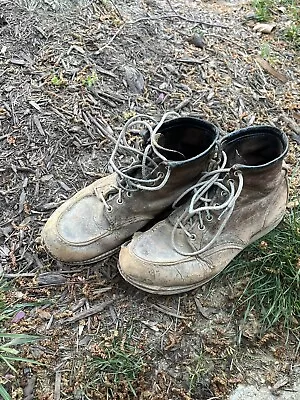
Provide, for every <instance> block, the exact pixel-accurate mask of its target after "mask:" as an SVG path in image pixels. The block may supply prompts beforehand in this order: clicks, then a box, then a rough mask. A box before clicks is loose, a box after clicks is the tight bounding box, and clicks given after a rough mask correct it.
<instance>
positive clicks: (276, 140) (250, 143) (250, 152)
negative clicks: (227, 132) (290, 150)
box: [223, 127, 286, 167]
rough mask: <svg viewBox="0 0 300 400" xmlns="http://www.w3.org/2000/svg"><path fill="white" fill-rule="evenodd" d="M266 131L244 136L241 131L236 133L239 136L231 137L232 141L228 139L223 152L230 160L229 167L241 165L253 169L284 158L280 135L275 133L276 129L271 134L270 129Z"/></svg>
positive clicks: (282, 142)
mask: <svg viewBox="0 0 300 400" xmlns="http://www.w3.org/2000/svg"><path fill="white" fill-rule="evenodd" d="M253 129H255V128H253ZM249 130H251V128H249ZM267 130H268V129H267V128H265V129H264V132H259V130H256V131H253V133H250V132H249V133H248V134H245V133H246V132H245V131H246V130H241V131H240V132H238V133H240V134H238V133H237V135H236V136H235V134H233V135H232V140H230V137H228V140H225V141H224V145H223V150H224V151H225V152H226V154H227V156H228V160H230V165H234V164H242V165H247V166H251V167H255V166H259V165H265V164H268V163H271V162H272V161H274V160H277V159H278V158H279V157H281V156H284V154H285V150H286V143H285V142H284V141H283V138H282V135H279V134H278V133H277V129H276V132H275V130H274V132H273V128H271V127H270V128H269V130H270V131H269V132H268V131H267ZM243 131H244V134H243ZM278 132H280V131H278Z"/></svg>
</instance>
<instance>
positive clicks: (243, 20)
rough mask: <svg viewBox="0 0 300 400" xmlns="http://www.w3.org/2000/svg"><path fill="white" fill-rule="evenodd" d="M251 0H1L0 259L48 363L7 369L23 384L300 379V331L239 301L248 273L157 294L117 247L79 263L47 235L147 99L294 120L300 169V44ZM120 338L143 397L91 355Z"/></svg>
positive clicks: (162, 107)
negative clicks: (63, 257)
mask: <svg viewBox="0 0 300 400" xmlns="http://www.w3.org/2000/svg"><path fill="white" fill-rule="evenodd" d="M250 3H251V2H250V1H233V0H232V1H229V0H228V1H200V0H199V1H193V2H191V1H188V0H186V1H185V0H178V1H172V2H169V1H164V0H161V1H160V0H134V1H130V0H115V1H110V0H106V1H104V0H98V1H96V0H94V1H92V0H91V1H89V0H82V1H80V0H76V1H74V0H72V1H71V0H40V1H38V0H14V1H8V0H0V4H1V9H0V148H1V153H0V272H1V273H3V274H4V276H5V277H6V279H9V280H10V282H11V283H10V290H9V292H6V294H5V296H6V301H7V302H8V303H11V304H14V305H18V306H19V308H20V310H23V311H24V316H23V317H22V318H20V319H18V318H16V319H15V320H8V321H7V322H6V330H7V331H10V332H15V333H21V332H22V333H29V334H37V335H41V337H42V340H40V341H38V342H37V343H35V344H33V345H28V346H23V348H22V355H23V356H26V357H28V358H33V359H35V360H38V361H40V362H42V363H43V365H29V364H28V365H23V364H21V366H20V368H19V369H18V374H13V375H12V376H11V377H10V378H9V382H8V383H7V384H6V387H7V390H8V391H10V393H12V397H13V398H14V399H21V398H24V399H25V398H28V399H29V398H36V399H41V400H46V399H55V400H58V399H102V398H103V399H106V398H116V399H123V398H124V399H127V398H139V399H201V400H208V399H226V398H228V395H229V393H230V392H231V391H232V390H233V389H234V388H235V387H236V386H237V384H238V383H250V384H255V385H258V386H259V385H268V386H269V387H271V388H272V389H273V390H274V393H278V392H280V390H282V389H286V388H291V387H292V386H293V383H294V381H295V378H296V376H297V374H299V359H298V358H297V354H298V345H299V343H298V340H297V338H296V337H295V336H293V335H290V336H289V337H287V333H286V332H285V331H284V330H283V329H281V328H280V327H279V328H278V329H276V330H274V331H273V330H272V331H269V332H265V333H264V334H261V331H260V326H259V322H258V319H257V316H256V315H255V313H252V314H250V316H249V317H248V318H247V320H246V321H243V317H244V310H243V309H239V310H235V312H233V311H232V310H233V307H234V304H235V299H236V298H237V296H238V292H239V285H240V282H235V281H233V280H231V279H230V277H228V276H226V277H219V278H217V279H215V280H214V281H213V282H212V283H210V284H207V285H205V286H203V287H201V288H199V289H197V290H194V291H192V292H189V293H185V294H182V295H176V296H170V297H166V296H155V295H149V294H146V293H143V292H141V291H139V290H137V289H135V288H134V287H131V286H130V285H129V284H127V283H126V282H124V281H123V280H122V278H121V277H120V276H119V274H118V272H117V268H116V260H117V257H116V256H115V257H111V258H110V259H108V260H105V261H104V262H102V263H101V264H96V265H94V266H89V267H86V268H78V269H76V270H74V269H71V268H70V267H68V266H67V265H63V264H62V263H59V262H57V261H55V260H53V259H51V258H50V257H49V256H47V254H45V252H44V251H43V249H42V247H41V246H40V241H39V234H40V231H41V228H42V226H43V225H44V223H45V221H46V220H47V218H48V217H49V216H50V215H51V212H52V211H53V210H54V209H55V208H56V207H58V206H59V205H60V204H62V202H64V201H65V200H66V199H67V198H69V197H70V196H71V195H72V194H74V193H75V192H76V191H78V190H79V189H80V188H82V187H84V186H86V185H88V184H89V183H91V182H93V181H94V180H95V179H96V178H98V177H101V176H104V175H105V174H107V173H109V172H110V168H109V165H108V160H109V156H110V153H111V151H112V148H113V142H112V141H111V140H110V137H111V136H112V137H114V138H117V137H118V133H119V132H120V130H121V128H122V126H123V124H124V122H125V121H126V120H127V119H128V118H129V117H130V116H132V115H134V114H137V113H142V114H149V115H154V116H158V115H162V114H163V113H165V112H166V111H169V110H176V111H177V112H179V113H181V114H182V115H188V114H189V115H190V114H192V115H197V116H200V117H202V118H205V119H207V120H209V121H211V122H213V123H215V124H216V125H217V126H218V127H219V128H220V130H221V132H222V133H225V132H230V131H232V130H235V129H239V128H241V127H245V126H248V125H253V124H271V125H275V126H277V127H279V128H281V129H283V130H284V131H285V132H286V133H287V134H288V135H289V138H290V152H289V155H288V157H287V159H286V162H287V166H288V169H289V173H290V175H291V176H292V175H293V176H294V171H295V168H296V166H297V163H298V152H299V143H300V128H299V121H300V110H299V82H300V71H299V54H298V53H297V49H296V48H295V47H293V45H292V44H291V43H290V42H288V41H287V40H286V39H285V38H284V36H283V32H284V29H285V27H286V26H287V25H288V23H289V21H288V17H287V16H286V15H285V14H284V12H282V13H279V14H278V15H276V16H274V19H275V22H276V28H275V30H272V32H271V33H268V34H264V33H260V32H258V31H256V29H253V28H254V27H255V25H256V24H257V21H256V20H255V18H254V15H253V9H252V8H251V4H250ZM266 46H267V48H269V49H270V55H267V56H266V54H262V53H263V50H262V49H265V48H266ZM274 71H275V72H274ZM296 182H298V183H296V184H294V185H292V190H294V191H295V190H297V189H298V188H299V186H297V185H299V180H298V181H297V180H296ZM293 193H294V192H293ZM99 304H100V305H101V304H103V309H102V311H98V312H97V313H92V315H90V316H88V317H86V318H84V315H83V316H81V317H80V316H79V318H78V320H77V321H75V322H74V321H73V320H72V319H70V318H71V317H72V316H74V315H77V314H76V313H78V312H85V311H87V310H91V309H92V310H93V307H95V306H98V305H99ZM14 321H15V322H14ZM116 332H117V333H116ZM116 337H119V338H121V339H122V340H123V343H125V342H128V343H130V344H131V345H132V346H134V347H136V348H137V349H139V350H138V351H139V352H141V353H142V354H144V357H143V363H144V365H143V367H142V369H141V372H140V374H139V375H138V377H137V379H134V391H135V393H136V396H135V395H134V394H133V391H132V390H131V388H130V387H129V386H128V385H126V382H125V383H124V382H123V383H122V382H121V383H120V384H118V382H112V381H107V382H106V383H103V382H100V381H98V382H97V376H96V374H95V372H94V370H92V369H91V368H92V367H91V360H92V356H97V355H98V356H101V355H103V349H105V348H106V347H105V346H106V344H107V343H108V345H107V346H108V347H109V346H113V345H114V343H115V342H114V340H115V338H116ZM105 343H106V344H105ZM137 354H139V353H137ZM121 380H122V379H121ZM278 382H279V383H278ZM280 382H284V384H283V385H281V384H280ZM109 388H111V389H109ZM26 391H27V393H28V392H29V396H31V397H28V395H27V397H26V396H25V394H24V393H25V392H26ZM108 392H109V393H113V394H110V395H109V396H110V397H108V396H107V393H108ZM33 393H34V394H33Z"/></svg>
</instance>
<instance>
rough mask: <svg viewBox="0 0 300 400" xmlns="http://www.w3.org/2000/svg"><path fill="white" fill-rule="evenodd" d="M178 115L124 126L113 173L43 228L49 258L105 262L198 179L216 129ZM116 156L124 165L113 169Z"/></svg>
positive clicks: (135, 120) (77, 196) (132, 121)
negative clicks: (119, 155)
mask: <svg viewBox="0 0 300 400" xmlns="http://www.w3.org/2000/svg"><path fill="white" fill-rule="evenodd" d="M174 117H176V118H174ZM178 117H179V116H178V114H175V113H167V114H165V115H164V116H163V118H162V119H161V120H160V122H159V123H157V121H155V120H154V119H153V118H151V117H147V119H145V120H144V121H143V120H142V121H141V120H140V119H139V118H138V117H133V118H131V119H130V120H129V121H128V122H127V123H126V124H125V126H124V128H123V130H122V132H121V134H120V136H119V138H118V140H117V141H116V146H115V149H114V151H113V153H112V156H111V159H110V164H111V167H112V168H113V170H114V173H112V174H111V175H109V176H107V177H105V178H101V179H99V180H97V181H96V182H94V183H93V184H91V185H89V186H88V187H86V188H84V189H82V190H81V191H80V192H78V193H77V194H75V195H74V196H73V197H72V198H71V199H69V200H67V201H66V202H65V203H64V204H63V205H62V206H60V207H59V208H58V209H57V210H56V211H55V212H54V213H53V214H52V216H51V217H50V218H49V220H48V221H47V223H46V225H45V226H44V228H43V230H42V233H41V238H42V242H43V244H44V246H45V248H46V250H47V251H48V252H49V253H50V254H51V255H52V256H53V257H55V258H57V259H59V260H61V261H63V262H67V263H75V264H76V263H90V262H94V261H98V260H101V259H103V258H105V257H106V256H108V255H110V254H112V253H113V252H114V251H115V250H116V249H118V247H119V246H120V245H121V244H122V243H124V242H125V241H126V240H128V238H129V237H131V235H132V234H133V233H134V232H136V231H137V230H139V229H141V228H142V227H143V226H144V225H146V224H147V223H148V222H149V221H151V220H152V219H153V218H154V217H156V216H157V215H158V214H160V213H161V212H162V211H163V210H165V209H167V208H168V207H170V205H171V204H172V203H173V202H174V200H175V199H176V198H177V197H178V196H179V195H180V194H181V193H183V192H184V191H185V190H186V189H187V188H189V187H190V186H191V185H194V184H195V183H196V182H197V181H198V180H199V177H200V176H201V174H202V173H203V172H204V171H207V168H208V165H209V163H210V161H211V158H212V155H213V154H215V149H216V142H217V140H218V132H217V128H216V127H215V126H214V125H212V124H210V123H208V122H206V121H203V120H200V119H197V118H190V117H179V118H178ZM170 118H173V119H170ZM149 119H150V123H149ZM151 122H152V124H151ZM154 123H155V125H153V124H154ZM137 128H138V129H139V131H138V134H137V135H136V137H134V133H132V132H133V131H134V129H135V132H136V131H137ZM132 143H133V145H132V146H130V144H132ZM117 152H121V153H122V157H123V158H122V159H121V160H124V163H125V161H126V160H127V161H128V160H130V161H129V162H128V163H127V164H128V165H127V166H123V165H122V166H121V167H118V162H119V161H120V159H119V158H117V157H116V155H117Z"/></svg>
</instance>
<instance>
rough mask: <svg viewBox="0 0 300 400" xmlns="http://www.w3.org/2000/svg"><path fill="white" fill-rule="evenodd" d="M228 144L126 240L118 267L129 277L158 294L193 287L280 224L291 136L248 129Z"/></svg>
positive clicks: (224, 141)
mask: <svg viewBox="0 0 300 400" xmlns="http://www.w3.org/2000/svg"><path fill="white" fill-rule="evenodd" d="M221 149H222V159H223V161H222V162H221V164H220V167H219V168H218V169H216V170H215V171H212V172H208V173H207V174H205V175H204V176H203V177H202V178H201V179H200V180H199V182H198V183H197V184H195V185H194V186H191V188H190V189H188V190H187V191H186V192H185V193H183V194H182V195H181V196H180V198H179V199H178V201H177V202H176V203H178V202H180V201H181V202H182V201H183V200H184V199H186V202H185V203H183V205H181V206H179V207H177V208H176V209H175V211H174V212H173V213H171V214H170V215H169V217H168V218H167V219H165V220H163V221H161V222H159V223H157V224H155V225H154V226H153V227H152V228H151V229H149V230H148V231H146V232H144V233H136V234H135V235H134V236H133V238H132V240H131V241H130V242H129V243H127V244H124V245H123V246H122V248H121V251H120V256H119V270H120V273H121V275H122V276H123V277H124V278H125V279H126V280H127V281H128V282H130V283H131V284H133V285H134V286H136V287H138V288H140V289H143V290H145V291H147V292H150V293H157V294H174V293H181V292H185V291H188V290H191V289H194V288H196V287H198V286H201V285H203V284H204V283H206V282H208V281H209V280H210V279H212V278H213V277H214V276H216V275H217V274H219V273H220V272H221V271H222V270H223V269H224V268H225V267H226V266H227V265H228V264H229V263H230V261H231V260H232V259H233V258H234V257H235V256H236V255H237V254H238V253H240V252H241V251H242V250H243V249H244V248H245V247H246V246H247V245H249V244H250V243H252V242H254V241H255V240H257V239H259V238H261V237H262V236H264V235H265V234H267V233H268V232H269V231H271V230H272V229H273V228H275V227H276V225H277V224H279V222H280V221H281V219H282V218H283V216H284V213H285V210H286V203H287V197H288V186H287V179H286V171H285V169H284V168H283V158H284V156H285V155H286V153H287V150H288V140H287V137H286V135H285V134H283V133H282V132H281V131H280V130H278V129H276V128H273V127H269V126H257V127H251V128H246V129H242V130H239V131H236V132H234V133H232V134H230V135H227V136H226V137H224V138H223V139H222V140H221ZM187 196H188V197H187ZM176 203H175V205H176Z"/></svg>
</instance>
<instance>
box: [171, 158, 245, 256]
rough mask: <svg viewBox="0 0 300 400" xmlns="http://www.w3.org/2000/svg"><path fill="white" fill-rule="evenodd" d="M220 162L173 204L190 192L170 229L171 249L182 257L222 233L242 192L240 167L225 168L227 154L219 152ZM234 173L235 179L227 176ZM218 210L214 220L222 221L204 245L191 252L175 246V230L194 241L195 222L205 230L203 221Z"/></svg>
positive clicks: (199, 227) (209, 244)
mask: <svg viewBox="0 0 300 400" xmlns="http://www.w3.org/2000/svg"><path fill="white" fill-rule="evenodd" d="M222 159H223V162H222V163H221V165H220V168H218V169H216V170H215V171H211V172H207V173H206V174H205V175H204V176H203V177H202V178H201V179H200V180H199V181H198V182H197V183H196V184H195V185H193V186H192V187H190V188H189V189H187V190H186V191H185V192H184V193H183V194H182V195H181V196H180V197H179V198H178V199H177V200H176V201H175V202H174V203H173V207H176V205H177V204H178V202H179V201H180V200H181V199H182V198H183V197H184V196H186V195H187V194H188V193H190V192H193V195H192V197H191V200H190V204H189V207H188V208H186V209H185V210H184V212H183V213H182V214H181V215H180V216H179V217H178V218H177V220H176V222H175V224H174V228H173V231H172V245H173V247H174V249H175V250H176V251H177V252H178V253H179V254H181V255H183V256H197V255H200V254H201V253H203V252H204V251H206V250H207V249H208V248H209V247H211V246H212V245H213V243H214V242H215V241H216V240H217V239H218V237H219V236H220V235H221V233H222V231H223V229H224V228H225V226H226V223H227V221H228V220H229V218H230V216H231V214H232V212H233V210H234V206H235V203H236V200H237V199H238V197H239V196H240V194H241V191H242V189H243V175H242V173H241V171H239V170H233V169H232V168H225V166H226V163H227V156H226V153H225V152H222ZM232 172H233V174H234V176H235V177H237V184H236V180H235V179H232V178H229V175H230V174H231V173H232ZM216 193H219V196H218V201H219V200H220V199H221V198H224V201H223V202H220V203H216V202H214V201H213V200H214V198H215V197H216ZM213 211H216V212H220V211H221V212H220V214H219V216H218V218H217V220H218V221H221V222H220V226H219V228H218V230H217V233H216V234H215V235H214V237H213V238H212V239H211V240H210V241H209V243H207V244H206V245H205V246H204V247H202V248H201V249H199V250H196V251H194V252H184V251H182V250H181V249H180V248H179V247H178V246H177V245H176V241H175V233H176V230H177V228H181V229H182V230H183V232H184V233H185V234H186V236H188V237H189V238H190V240H196V238H197V237H196V234H195V233H191V232H190V231H191V230H193V229H194V228H195V226H196V225H197V227H198V229H199V231H204V230H205V222H210V221H212V220H213V218H214V217H213V215H212V212H213Z"/></svg>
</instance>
